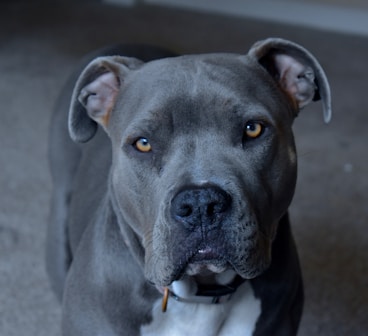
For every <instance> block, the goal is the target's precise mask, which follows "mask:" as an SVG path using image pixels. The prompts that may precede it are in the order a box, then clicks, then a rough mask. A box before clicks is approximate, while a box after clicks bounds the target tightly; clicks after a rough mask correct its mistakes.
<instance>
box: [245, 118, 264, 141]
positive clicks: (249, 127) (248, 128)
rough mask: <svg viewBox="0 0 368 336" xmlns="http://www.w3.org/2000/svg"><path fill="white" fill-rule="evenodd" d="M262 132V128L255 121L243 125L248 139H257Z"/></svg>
mask: <svg viewBox="0 0 368 336" xmlns="http://www.w3.org/2000/svg"><path fill="white" fill-rule="evenodd" d="M263 130H264V126H263V125H262V124H261V123H259V122H257V121H249V122H247V124H246V125H245V134H246V136H247V138H249V139H255V138H258V137H259V136H260V135H261V134H262V133H263Z"/></svg>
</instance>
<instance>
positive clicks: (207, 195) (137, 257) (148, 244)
mask: <svg viewBox="0 0 368 336" xmlns="http://www.w3.org/2000/svg"><path fill="white" fill-rule="evenodd" d="M101 55H102V56H100V57H97V58H95V59H93V60H92V61H91V62H89V63H88V64H87V65H84V66H83V68H84V69H83V70H82V71H80V72H78V75H76V76H74V79H72V80H71V83H70V85H69V86H67V87H66V89H65V90H64V93H63V94H62V96H61V98H60V101H59V102H58V104H57V109H56V112H55V114H54V117H53V121H52V128H51V133H50V134H51V136H50V161H51V172H52V177H53V182H54V191H53V200H52V210H51V223H50V227H49V231H48V239H47V267H48V271H49V274H50V278H51V282H52V285H53V287H54V289H55V291H56V293H57V295H58V296H59V297H60V299H62V304H63V323H62V324H63V325H62V328H63V334H64V335H66V336H74V335H75V336H76V335H78V336H84V335H85V336H93V335H96V336H97V335H99V336H112V335H129V336H134V335H142V336H148V335H159V336H162V335H170V336H173V335H191V336H198V335H201V336H203V335H206V336H214V335H223V336H224V335H226V336H229V335H267V336H270V335H272V336H276V335H295V334H296V333H297V329H298V325H299V321H300V317H301V313H302V306H303V285H302V277H301V270H300V266H299V261H298V255H297V251H296V248H295V244H294V241H293V238H292V234H291V231H290V225H289V220H288V215H287V210H288V207H289V205H290V203H291V200H292V197H293V194H294V189H295V183H296V175H297V157H296V150H295V145H294V138H293V133H292V125H293V121H294V118H295V117H296V116H297V115H298V113H299V111H300V109H301V108H303V107H304V106H306V105H307V104H309V103H310V102H312V101H314V100H318V99H320V98H321V100H322V104H323V110H324V118H325V121H326V122H328V121H329V119H330V115H331V101H330V100H331V99H330V89H329V85H328V82H327V79H326V76H325V74H324V71H323V70H322V68H321V66H320V65H319V63H318V62H317V61H316V59H315V58H314V57H313V56H312V55H311V54H310V53H309V52H308V51H307V50H305V49H304V48H303V47H301V46H299V45H297V44H295V43H292V42H290V41H286V40H283V39H278V38H270V39H266V40H264V41H260V42H257V43H256V44H254V45H253V46H252V48H251V49H250V51H249V52H248V54H247V55H238V54H203V55H186V56H175V57H171V56H173V55H172V54H171V53H170V52H167V51H164V50H161V49H158V48H153V47H132V46H121V47H114V48H111V49H107V50H104V51H103V52H101ZM109 55H111V56H109ZM75 82H76V84H75V85H74V83H75ZM73 86H74V90H73ZM70 99H71V103H70ZM69 105H70V108H69ZM68 113H69V119H68V120H69V123H68V125H67V122H66V120H67V118H68V117H67V114H68ZM69 134H70V137H69ZM70 138H71V139H72V140H74V141H72V140H71V139H70ZM81 143H83V144H81Z"/></svg>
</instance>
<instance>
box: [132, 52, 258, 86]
mask: <svg viewBox="0 0 368 336" xmlns="http://www.w3.org/2000/svg"><path fill="white" fill-rule="evenodd" d="M255 67H257V66H256V62H251V61H250V60H249V59H248V57H246V56H242V55H236V54H204V55H186V56H179V57H174V58H167V59H161V60H157V61H153V62H149V63H146V64H145V65H143V66H142V67H141V68H140V69H139V70H138V71H136V72H135V73H134V74H133V78H134V79H135V80H136V79H138V78H139V81H142V78H144V80H143V81H142V84H143V83H145V84H146V85H147V86H148V87H151V88H152V89H155V88H157V85H162V86H166V89H167V90H169V91H170V89H172V90H185V91H186V92H187V93H189V92H193V93H196V91H197V90H203V88H204V87H205V88H207V90H208V89H214V88H218V89H219V88H222V90H224V89H226V88H229V89H232V90H234V89H238V88H241V87H242V86H244V85H246V84H248V85H251V84H252V82H255V81H256V80H257V71H256V69H255ZM258 70H259V69H258Z"/></svg>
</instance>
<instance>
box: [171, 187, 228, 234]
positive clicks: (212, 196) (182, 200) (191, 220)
mask: <svg viewBox="0 0 368 336" xmlns="http://www.w3.org/2000/svg"><path fill="white" fill-rule="evenodd" d="M230 208H231V196H230V195H229V194H228V193H227V192H225V191H224V190H222V189H220V188H218V187H212V186H211V187H201V188H193V189H186V190H183V191H181V192H179V193H178V194H177V195H176V196H175V197H174V199H173V201H172V204H171V215H172V217H173V219H174V220H175V221H177V222H180V223H182V224H183V225H185V226H186V227H189V228H190V227H193V226H199V225H202V226H213V225H219V224H220V222H221V221H222V220H223V217H224V216H225V215H226V213H228V212H229V211H230Z"/></svg>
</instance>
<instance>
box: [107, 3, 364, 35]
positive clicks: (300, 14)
mask: <svg viewBox="0 0 368 336" xmlns="http://www.w3.org/2000/svg"><path fill="white" fill-rule="evenodd" d="M105 2H107V3H114V4H121V5H133V4H135V3H141V4H142V3H145V4H151V5H163V6H170V7H179V8H185V9H191V10H197V11H201V12H213V13H221V14H227V15H235V16H243V17H249V18H255V19H262V20H269V21H274V22H280V23H285V24H294V25H299V26H305V27H311V28H317V29H323V30H328V31H333V32H339V33H347V34H355V35H363V36H368V10H363V9H356V8H350V7H342V6H338V5H336V6H332V5H327V4H326V5H324V4H317V3H307V2H296V1H286V0H278V1H275V0H258V1H257V0H105Z"/></svg>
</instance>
